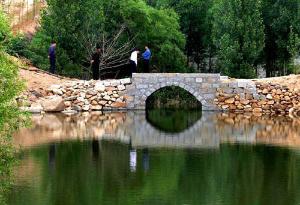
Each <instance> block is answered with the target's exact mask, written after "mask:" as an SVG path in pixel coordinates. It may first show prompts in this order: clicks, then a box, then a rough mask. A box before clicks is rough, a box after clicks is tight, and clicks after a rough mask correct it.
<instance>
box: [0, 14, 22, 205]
mask: <svg viewBox="0 0 300 205" xmlns="http://www.w3.org/2000/svg"><path fill="white" fill-rule="evenodd" d="M10 37H11V31H10V27H9V24H8V21H7V18H6V16H5V15H4V14H3V13H2V12H1V10H0V159H1V160H0V203H1V204H4V203H5V194H6V192H7V191H8V190H9V188H10V185H11V175H12V167H13V164H14V163H15V149H14V148H13V146H12V141H11V139H12V138H11V135H12V133H13V131H15V130H16V129H17V128H18V126H19V125H20V118H19V116H20V114H21V113H20V111H19V110H18V109H17V106H16V103H15V101H14V99H15V97H16V96H17V95H18V94H19V93H20V91H21V89H22V83H21V82H20V81H19V79H18V67H17V65H16V64H15V63H14V62H13V61H12V60H11V59H10V56H9V55H8V54H7V53H6V45H7V42H9V41H10Z"/></svg>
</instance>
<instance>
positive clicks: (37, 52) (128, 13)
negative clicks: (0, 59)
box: [10, 0, 300, 78]
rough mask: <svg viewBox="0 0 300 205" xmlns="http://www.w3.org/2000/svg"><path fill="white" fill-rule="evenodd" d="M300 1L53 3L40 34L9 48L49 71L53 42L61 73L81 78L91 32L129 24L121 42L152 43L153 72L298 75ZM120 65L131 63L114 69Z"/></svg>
mask: <svg viewBox="0 0 300 205" xmlns="http://www.w3.org/2000/svg"><path fill="white" fill-rule="evenodd" d="M299 4H300V0H286V1H276V0H263V1H260V0H247V1H246V0H240V1H235V0H181V1H177V0H151V1H150V0H126V1H125V0H119V1H108V0H86V1H83V0H78V1H73V2H69V3H68V4H65V3H63V2H62V1H59V0H48V1H47V8H46V9H45V10H44V12H43V15H42V17H41V27H40V28H39V30H38V32H37V33H36V34H35V35H34V36H33V38H32V39H26V38H24V37H22V36H21V37H20V36H18V37H17V39H14V40H13V41H11V45H10V52H11V53H12V54H15V55H21V56H25V57H27V58H29V59H30V60H31V61H32V62H33V64H34V65H36V66H38V67H40V68H42V69H46V70H48V67H49V65H48V59H47V50H48V46H49V43H50V41H51V39H55V40H56V41H57V43H58V49H57V53H58V56H57V64H58V73H59V74H62V75H66V76H73V77H80V78H82V77H83V76H84V73H85V72H86V71H87V70H89V64H88V63H87V62H86V56H85V52H84V49H83V46H82V45H85V44H84V41H85V39H86V37H87V36H96V37H99V38H100V37H102V36H103V35H104V36H106V37H107V39H110V38H111V37H113V35H114V34H115V33H116V32H117V31H118V30H119V29H120V28H121V27H123V26H125V28H126V29H125V32H124V33H123V34H122V36H121V37H120V41H119V43H120V45H122V44H124V42H132V47H138V48H139V49H141V50H143V48H144V46H145V45H148V46H149V47H150V48H151V49H152V51H153V59H152V71H153V72H199V71H200V72H221V73H222V74H224V75H229V76H231V77H239V78H253V77H256V75H257V68H259V67H263V68H265V69H266V73H267V76H275V75H286V74H290V73H298V72H299V66H297V65H295V64H294V60H295V58H297V57H298V52H299V45H300V40H299V33H300V27H299V24H298V22H299V20H300V19H299V18H300V17H299V15H298V13H299V8H300V7H299V6H298V5H299ZM25 42H26V43H25ZM115 49H116V50H118V46H116V47H115ZM128 57H129V56H125V55H124V56H122V58H124V59H128ZM114 60H116V59H114ZM112 61H113V60H112ZM119 69H121V70H122V69H123V70H124V69H125V70H126V69H127V67H126V66H125V67H124V66H123V67H122V68H117V69H115V68H111V69H110V70H109V71H112V72H117V71H118V70H119Z"/></svg>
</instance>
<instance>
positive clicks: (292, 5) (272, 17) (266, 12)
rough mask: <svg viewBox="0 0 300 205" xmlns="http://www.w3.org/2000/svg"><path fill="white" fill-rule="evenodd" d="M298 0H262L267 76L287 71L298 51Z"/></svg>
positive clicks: (299, 17) (283, 73) (299, 18)
mask: <svg viewBox="0 0 300 205" xmlns="http://www.w3.org/2000/svg"><path fill="white" fill-rule="evenodd" d="M299 5H300V1H299V0H285V1H278V0H264V1H263V20H264V25H265V36H266V43H265V50H264V54H265V55H264V57H265V64H266V70H267V76H269V77H270V76H273V75H275V72H278V74H281V75H285V74H287V73H288V70H287V67H288V65H289V64H290V63H291V61H292V60H293V59H294V57H295V54H296V55H297V54H298V53H299V38H297V36H298V35H299V33H300V25H299V21H300V15H299Z"/></svg>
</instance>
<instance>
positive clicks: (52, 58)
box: [48, 41, 56, 74]
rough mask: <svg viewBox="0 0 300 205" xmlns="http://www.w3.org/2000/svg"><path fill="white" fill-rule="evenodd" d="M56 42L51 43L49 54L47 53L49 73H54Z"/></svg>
mask: <svg viewBox="0 0 300 205" xmlns="http://www.w3.org/2000/svg"><path fill="white" fill-rule="evenodd" d="M55 49H56V42H55V41H52V42H51V45H50V48H49V52H48V58H49V61H50V73H53V74H54V73H55V62H56V52H55Z"/></svg>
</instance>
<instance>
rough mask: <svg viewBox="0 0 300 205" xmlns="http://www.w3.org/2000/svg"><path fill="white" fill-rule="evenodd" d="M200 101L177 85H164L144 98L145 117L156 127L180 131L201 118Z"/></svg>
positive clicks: (174, 131)
mask: <svg viewBox="0 0 300 205" xmlns="http://www.w3.org/2000/svg"><path fill="white" fill-rule="evenodd" d="M201 109H202V104H201V102H200V101H199V100H198V99H197V98H196V97H195V96H194V95H192V94H191V93H190V92H189V91H187V90H185V89H183V88H181V87H179V86H165V87H163V88H160V89H158V90H157V91H155V92H153V93H152V94H151V95H150V96H149V97H148V98H147V100H146V119H147V121H148V122H149V123H150V124H151V125H152V126H153V127H155V128H156V129H158V130H160V131H163V132H166V133H180V132H182V131H184V130H186V129H188V128H189V127H191V126H193V125H194V124H195V123H196V122H197V121H198V120H199V119H200V118H201V114H202V113H201Z"/></svg>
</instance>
